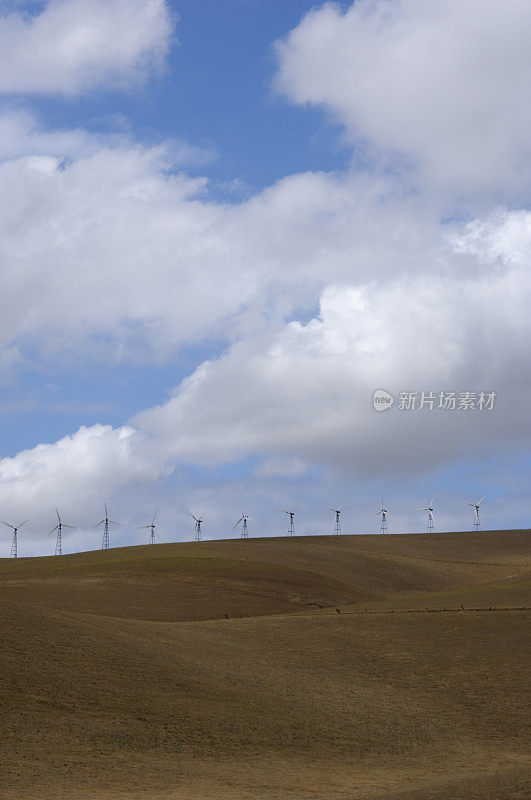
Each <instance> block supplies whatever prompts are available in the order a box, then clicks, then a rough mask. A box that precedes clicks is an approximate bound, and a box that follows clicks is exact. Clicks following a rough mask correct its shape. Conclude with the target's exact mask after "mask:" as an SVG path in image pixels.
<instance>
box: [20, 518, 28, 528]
mask: <svg viewBox="0 0 531 800" xmlns="http://www.w3.org/2000/svg"><path fill="white" fill-rule="evenodd" d="M26 522H29V519H25V520H24V522H21V523H20V525H17V530H18V529H19V528H22V526H23V525H25V524H26Z"/></svg>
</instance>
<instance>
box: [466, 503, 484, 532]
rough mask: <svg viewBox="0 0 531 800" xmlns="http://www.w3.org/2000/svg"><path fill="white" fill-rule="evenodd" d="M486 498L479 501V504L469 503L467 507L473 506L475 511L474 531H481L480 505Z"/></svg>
mask: <svg viewBox="0 0 531 800" xmlns="http://www.w3.org/2000/svg"><path fill="white" fill-rule="evenodd" d="M484 499H485V497H482V498H481V500H478V501H477V503H467V506H472V508H473V509H474V527H473V528H472V530H473V531H480V530H481V525H480V522H479V504H480V503H482V502H483V500H484Z"/></svg>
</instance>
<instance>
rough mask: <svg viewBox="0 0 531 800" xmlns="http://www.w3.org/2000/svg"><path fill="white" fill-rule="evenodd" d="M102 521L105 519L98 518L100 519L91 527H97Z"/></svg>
mask: <svg viewBox="0 0 531 800" xmlns="http://www.w3.org/2000/svg"><path fill="white" fill-rule="evenodd" d="M102 522H105V520H104V519H100V521H99V522H96V524H95V525H93V526H92V527H93V528H97V527H98V525H101V524H102Z"/></svg>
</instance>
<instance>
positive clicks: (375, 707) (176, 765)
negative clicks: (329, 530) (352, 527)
mask: <svg viewBox="0 0 531 800" xmlns="http://www.w3.org/2000/svg"><path fill="white" fill-rule="evenodd" d="M530 543H531V535H530V534H529V532H526V531H512V532H501V531H499V532H486V533H482V534H472V533H466V534H465V533H455V534H438V535H437V534H436V535H430V536H428V535H403V536H341V537H333V536H316V537H296V538H293V539H287V538H281V539H249V540H247V541H241V540H228V541H216V542H202V543H195V542H194V543H188V544H173V545H155V546H152V547H148V546H145V547H130V548H119V549H113V550H109V551H106V552H101V551H97V552H91V553H80V554H77V555H70V556H63V557H62V558H53V557H52V558H33V559H18V560H17V561H13V560H9V559H4V560H0V630H1V642H0V648H1V663H2V676H1V681H0V702H1V717H0V725H1V736H0V750H1V752H0V797H1V798H2V800H4V798H5V800H33V799H34V798H35V800H36V799H37V798H39V800H52V799H53V800H62V799H63V798H64V799H65V800H66V798H69V800H70V799H71V800H85V798H86V800H88V798H91V800H119V799H120V800H250V799H251V798H259V799H260V800H266V799H267V800H277V799H278V800H335V798H337V799H338V800H358V798H359V800H509V799H512V800H527V798H528V797H529V796H530V785H529V766H528V762H527V761H526V749H527V747H528V740H527V739H526V721H527V720H526V717H527V713H526V712H527V709H526V699H525V698H526V693H525V690H526V684H527V681H528V678H527V672H528V661H529V647H528V646H527V647H526V645H527V640H526V621H527V612H526V611H525V607H526V606H528V605H529V600H528V589H529V574H530V569H529V546H530ZM338 610H339V612H340V613H338ZM227 617H228V618H227Z"/></svg>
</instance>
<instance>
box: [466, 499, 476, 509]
mask: <svg viewBox="0 0 531 800" xmlns="http://www.w3.org/2000/svg"><path fill="white" fill-rule="evenodd" d="M465 506H472V508H474V506H475V503H468V502H467V501H466V500H465Z"/></svg>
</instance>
